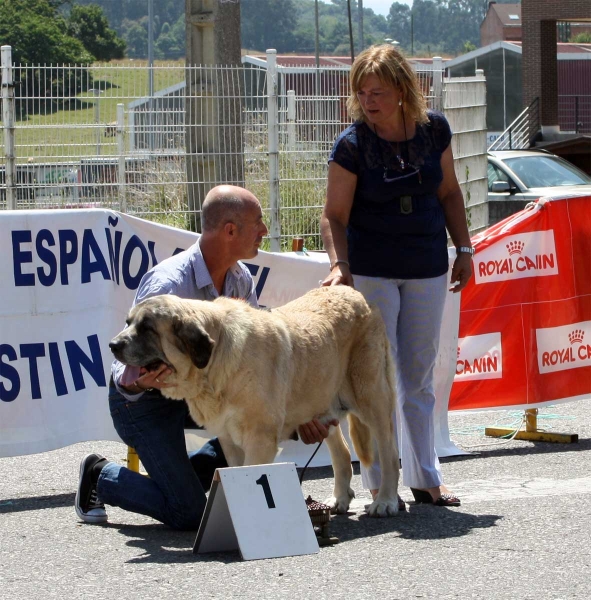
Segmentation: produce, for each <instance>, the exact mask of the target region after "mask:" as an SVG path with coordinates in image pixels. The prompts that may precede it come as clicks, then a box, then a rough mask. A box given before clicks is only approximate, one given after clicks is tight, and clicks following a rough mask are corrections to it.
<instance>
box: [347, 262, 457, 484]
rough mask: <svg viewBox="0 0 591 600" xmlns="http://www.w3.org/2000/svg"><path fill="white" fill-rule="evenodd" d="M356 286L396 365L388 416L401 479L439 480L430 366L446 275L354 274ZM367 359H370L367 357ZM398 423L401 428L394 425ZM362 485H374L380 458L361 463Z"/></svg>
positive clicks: (436, 342)
mask: <svg viewBox="0 0 591 600" xmlns="http://www.w3.org/2000/svg"><path fill="white" fill-rule="evenodd" d="M354 279H355V288H356V289H357V290H359V291H360V292H361V293H362V294H363V295H364V297H365V298H366V300H367V301H368V302H369V303H371V304H374V305H376V306H378V307H379V308H380V311H381V313H382V316H383V318H384V321H385V323H386V330H387V333H388V339H389V340H390V345H391V347H392V357H393V358H394V361H395V364H396V380H397V388H398V404H397V413H398V414H397V415H396V414H395V415H392V418H393V420H394V430H395V431H396V432H397V436H398V447H399V450H400V457H401V460H402V477H403V480H402V481H403V484H404V485H406V486H409V487H413V488H423V489H424V488H431V487H436V486H438V485H441V483H443V478H442V476H441V468H440V466H439V459H438V458H437V453H436V452H435V435H434V425H433V419H434V408H435V393H434V389H433V371H434V368H435V360H436V358H437V352H438V349H439V334H440V330H441V320H442V317H443V306H444V304H445V295H446V293H447V274H446V275H441V276H440V277H434V278H431V279H384V278H382V277H363V276H361V275H355V277H354ZM367 360H371V357H370V356H368V357H367ZM397 423H399V424H400V425H399V427H397V426H396V425H397ZM361 481H362V483H363V486H364V487H365V488H366V489H378V488H379V487H380V482H381V473H380V466H379V462H378V461H377V456H376V462H375V463H374V464H373V465H372V466H371V467H370V468H369V469H366V468H364V467H363V465H362V466H361Z"/></svg>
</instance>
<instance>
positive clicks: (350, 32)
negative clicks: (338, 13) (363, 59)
mask: <svg viewBox="0 0 591 600" xmlns="http://www.w3.org/2000/svg"><path fill="white" fill-rule="evenodd" d="M347 15H348V19H349V45H350V47H351V62H353V61H354V60H355V49H354V47H353V21H352V20H351V0H347Z"/></svg>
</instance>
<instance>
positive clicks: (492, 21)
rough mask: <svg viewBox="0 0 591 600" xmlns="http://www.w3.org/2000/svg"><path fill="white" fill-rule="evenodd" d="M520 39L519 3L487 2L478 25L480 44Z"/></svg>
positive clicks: (486, 44) (517, 40)
mask: <svg viewBox="0 0 591 600" xmlns="http://www.w3.org/2000/svg"><path fill="white" fill-rule="evenodd" d="M520 41H521V4H497V3H496V2H489V3H488V10H487V12H486V16H485V17H484V20H483V21H482V23H481V25H480V45H481V46H488V45H489V44H493V43H494V42H520Z"/></svg>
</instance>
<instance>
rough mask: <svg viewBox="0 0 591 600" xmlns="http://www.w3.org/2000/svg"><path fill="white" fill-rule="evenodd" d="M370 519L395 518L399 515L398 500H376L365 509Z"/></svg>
mask: <svg viewBox="0 0 591 600" xmlns="http://www.w3.org/2000/svg"><path fill="white" fill-rule="evenodd" d="M365 512H366V513H367V514H368V515H369V516H370V517H376V518H381V517H395V516H396V515H397V514H398V499H395V500H375V501H374V502H372V503H371V504H370V505H369V506H367V507H366V508H365Z"/></svg>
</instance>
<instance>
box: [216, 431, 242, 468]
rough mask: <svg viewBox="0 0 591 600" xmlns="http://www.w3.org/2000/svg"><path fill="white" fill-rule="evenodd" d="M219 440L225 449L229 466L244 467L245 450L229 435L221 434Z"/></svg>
mask: <svg viewBox="0 0 591 600" xmlns="http://www.w3.org/2000/svg"><path fill="white" fill-rule="evenodd" d="M218 440H219V442H220V445H221V447H222V450H223V451H224V456H225V457H226V462H227V463H228V466H229V467H242V466H243V465H244V464H245V463H244V450H242V448H240V446H237V445H236V444H235V443H234V442H233V441H232V438H230V437H229V436H221V435H220V436H219V437H218Z"/></svg>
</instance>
